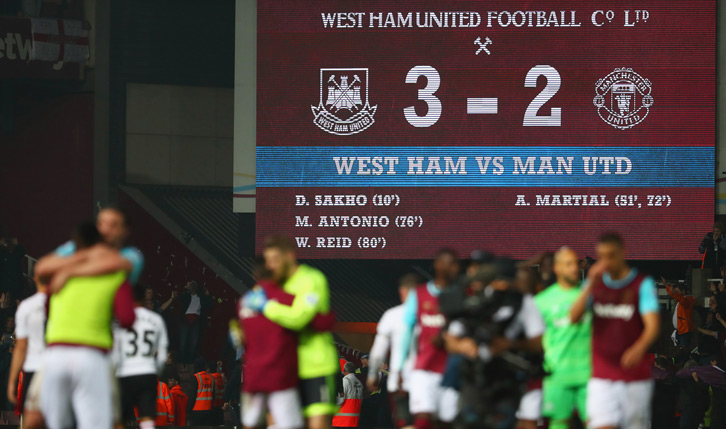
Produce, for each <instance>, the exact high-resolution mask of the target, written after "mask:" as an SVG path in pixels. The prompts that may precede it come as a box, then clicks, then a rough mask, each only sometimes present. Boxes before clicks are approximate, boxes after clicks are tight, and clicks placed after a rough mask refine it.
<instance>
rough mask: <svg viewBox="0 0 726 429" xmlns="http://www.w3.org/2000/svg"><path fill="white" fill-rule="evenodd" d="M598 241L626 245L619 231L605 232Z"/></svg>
mask: <svg viewBox="0 0 726 429" xmlns="http://www.w3.org/2000/svg"><path fill="white" fill-rule="evenodd" d="M597 242H598V243H600V244H614V245H616V246H618V247H624V243H623V237H621V236H620V234H618V233H617V232H605V233H603V234H602V235H601V236H600V239H599V240H598V241H597Z"/></svg>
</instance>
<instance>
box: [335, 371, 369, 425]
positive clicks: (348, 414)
mask: <svg viewBox="0 0 726 429" xmlns="http://www.w3.org/2000/svg"><path fill="white" fill-rule="evenodd" d="M350 378H352V380H351V379H350ZM346 379H347V380H346ZM346 382H347V383H346ZM351 383H352V386H351ZM343 384H344V385H345V384H347V385H348V386H345V387H344V390H345V396H346V398H345V400H344V401H343V405H341V406H340V410H338V413H337V414H336V415H335V416H334V417H333V426H334V427H348V428H351V427H352V428H355V427H358V421H359V420H360V407H361V399H363V385H362V384H361V383H360V381H358V380H357V379H356V378H355V375H353V374H348V375H346V376H345V378H343Z"/></svg>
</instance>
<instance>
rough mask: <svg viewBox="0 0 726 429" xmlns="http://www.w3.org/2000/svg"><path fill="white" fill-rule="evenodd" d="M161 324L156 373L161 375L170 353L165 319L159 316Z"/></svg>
mask: <svg viewBox="0 0 726 429" xmlns="http://www.w3.org/2000/svg"><path fill="white" fill-rule="evenodd" d="M159 319H160V322H161V326H160V327H159V346H158V347H157V349H156V373H157V374H158V375H159V376H161V375H162V374H161V373H162V371H164V367H165V366H166V358H167V354H168V353H169V336H168V335H167V333H166V325H165V324H164V320H163V319H161V317H160V318H159Z"/></svg>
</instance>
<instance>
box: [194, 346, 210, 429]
mask: <svg viewBox="0 0 726 429" xmlns="http://www.w3.org/2000/svg"><path fill="white" fill-rule="evenodd" d="M194 369H195V370H196V371H197V373H196V374H194V382H195V383H196V395H195V397H194V406H193V408H192V424H193V425H195V426H210V425H211V424H212V422H211V421H210V420H211V413H212V400H213V399H214V378H212V374H210V373H209V372H208V371H209V365H208V364H207V363H206V362H204V360H202V359H198V360H197V361H196V362H195V363H194Z"/></svg>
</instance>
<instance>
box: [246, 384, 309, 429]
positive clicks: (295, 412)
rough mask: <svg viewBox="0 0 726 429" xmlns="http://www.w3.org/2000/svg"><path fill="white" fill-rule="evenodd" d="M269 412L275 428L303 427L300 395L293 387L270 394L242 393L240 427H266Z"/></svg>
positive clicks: (290, 428)
mask: <svg viewBox="0 0 726 429" xmlns="http://www.w3.org/2000/svg"><path fill="white" fill-rule="evenodd" d="M268 410H269V412H270V415H271V416H272V421H273V422H274V427H275V428H284V429H292V428H301V427H303V426H304V421H303V417H302V405H301V403H300V393H299V392H298V390H297V389H296V388H294V387H291V388H289V389H285V390H280V391H277V392H272V393H247V392H244V393H242V425H244V426H245V427H260V426H267V425H266V424H265V417H266V416H267V411H268Z"/></svg>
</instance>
